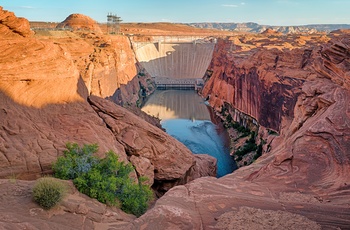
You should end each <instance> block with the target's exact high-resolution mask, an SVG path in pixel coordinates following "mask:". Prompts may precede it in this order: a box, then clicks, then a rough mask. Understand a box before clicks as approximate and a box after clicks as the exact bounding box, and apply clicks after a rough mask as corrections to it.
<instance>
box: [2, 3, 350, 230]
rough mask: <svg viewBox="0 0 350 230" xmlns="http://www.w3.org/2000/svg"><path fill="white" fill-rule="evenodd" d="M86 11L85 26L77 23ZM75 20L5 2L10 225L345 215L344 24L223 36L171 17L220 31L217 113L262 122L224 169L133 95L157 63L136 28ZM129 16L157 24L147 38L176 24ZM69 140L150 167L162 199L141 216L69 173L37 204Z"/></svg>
mask: <svg viewBox="0 0 350 230" xmlns="http://www.w3.org/2000/svg"><path fill="white" fill-rule="evenodd" d="M79 18H80V19H81V20H80V21H79V20H78V22H79V23H81V24H83V25H80V26H79V23H76V22H77V20H76V19H79ZM68 19H69V20H68ZM74 19H75V20H74ZM83 19H84V20H83ZM70 20H73V22H74V23H73V22H70ZM70 23H71V24H72V25H74V27H75V28H77V29H76V31H74V30H73V31H62V30H52V31H51V30H43V31H39V30H38V31H36V32H35V33H34V32H33V31H32V30H30V26H29V25H30V24H29V22H28V21H27V20H26V19H23V18H17V17H16V16H15V15H14V14H13V13H11V12H8V11H6V10H3V9H2V8H1V7H0V32H1V33H0V34H1V35H0V36H1V37H0V43H1V46H0V51H1V52H0V69H1V73H0V106H1V107H0V109H1V110H0V113H1V116H0V140H1V142H0V166H1V167H0V178H1V179H0V192H1V194H3V196H2V197H1V198H0V199H1V203H2V205H1V207H0V217H1V218H0V219H1V222H0V223H1V225H2V226H4V227H5V228H11V229H22V228H32V229H39V228H41V229H43V228H44V229H54V228H65V229H76V228H84V229H93V228H95V229H159V228H162V229H258V228H261V227H262V228H265V229H266V228H276V229H339V228H340V229H346V228H348V227H349V226H350V212H349V209H350V197H349V194H350V193H349V191H350V185H349V184H350V179H349V176H348V175H349V173H350V152H349V150H350V126H349V124H350V107H349V98H350V91H349V90H350V39H349V31H348V30H338V31H333V32H332V33H329V34H314V35H299V34H292V35H282V34H279V33H275V32H274V31H267V32H266V33H262V34H238V35H235V36H232V37H227V34H226V33H225V32H223V33H222V34H220V32H218V31H212V30H207V31H205V30H194V29H192V28H186V29H185V27H184V25H181V26H179V27H176V26H175V28H182V31H186V30H187V35H193V33H194V34H196V32H197V34H199V35H200V36H203V35H207V36H208V37H209V36H214V35H213V34H215V37H216V38H217V43H216V44H215V46H214V47H213V53H212V56H211V58H210V60H209V61H208V68H207V70H206V73H205V76H204V80H205V84H204V87H203V90H202V92H201V94H202V96H203V97H204V98H207V99H208V103H209V104H210V106H211V107H212V108H213V109H215V110H216V111H217V112H220V111H221V110H222V108H223V107H226V106H228V108H229V111H230V114H231V115H232V117H233V120H234V121H237V122H239V123H241V124H243V123H244V124H245V125H247V126H252V125H254V126H256V127H257V138H258V139H263V140H265V141H266V143H265V144H264V148H263V153H262V156H261V157H260V158H258V159H257V160H256V161H255V162H254V163H252V164H251V165H249V166H246V167H242V168H240V169H238V170H236V171H234V172H233V173H232V174H229V175H227V176H225V177H222V178H219V179H217V178H215V177H213V176H215V175H214V173H215V163H216V162H215V159H214V158H212V157H209V156H207V155H193V154H192V153H191V151H190V150H188V149H187V148H186V147H185V146H184V145H183V144H181V143H180V142H178V141H176V140H175V139H174V138H172V137H171V136H169V135H167V134H166V133H165V132H164V131H163V130H161V129H159V127H157V126H156V125H154V124H156V123H157V120H156V119H154V118H151V117H148V116H146V115H145V114H143V113H142V112H141V111H140V110H139V109H138V108H137V105H139V104H142V103H143V100H144V99H145V98H146V97H147V96H148V95H150V94H151V93H152V92H153V91H154V89H155V85H154V83H153V82H152V77H154V76H152V74H151V73H148V71H147V65H145V66H143V65H142V63H140V62H139V60H138V59H137V58H136V56H137V55H135V50H133V49H132V44H131V42H130V40H129V38H128V36H124V35H114V36H112V35H105V34H104V33H103V31H104V29H103V28H101V30H98V29H96V25H95V24H94V21H93V20H92V19H91V20H90V19H89V18H88V17H87V16H83V15H75V16H74V17H73V16H72V17H68V18H67V20H66V21H65V26H67V25H68V26H69V25H70ZM86 23H87V24H88V25H86ZM83 26H84V27H83ZM134 26H135V25H133V26H132V27H129V28H128V29H126V30H125V29H124V32H129V33H134V32H135V31H138V32H140V33H149V35H147V34H146V35H145V36H144V37H141V38H142V39H148V38H149V37H151V35H150V34H154V33H153V32H154V31H157V32H158V33H160V34H168V35H174V34H177V33H178V32H177V31H176V30H175V31H171V25H164V24H163V25H162V26H159V27H158V28H156V29H152V28H150V29H145V28H142V27H141V26H140V28H135V27H134ZM79 28H84V31H79ZM91 28H92V29H91ZM86 30H89V31H86ZM101 31H102V32H101ZM184 33H186V32H179V33H178V34H181V35H183V34H184ZM152 48H153V47H152ZM151 68H153V69H156V66H154V65H151ZM162 71H163V70H162ZM269 131H274V132H277V133H278V135H269ZM67 142H76V143H79V144H84V143H97V144H98V145H99V152H98V156H99V157H103V156H104V153H105V152H106V151H108V150H113V151H114V152H115V153H117V154H118V155H119V158H120V159H121V160H123V161H125V162H131V163H132V164H133V165H134V168H135V175H136V176H147V177H148V178H149V179H150V181H149V185H150V186H152V188H153V189H154V191H156V194H157V195H158V196H159V197H160V198H159V199H158V200H157V201H156V202H155V204H153V205H152V207H151V208H150V209H149V210H148V211H147V212H146V213H145V214H144V215H142V216H141V217H139V218H136V217H134V216H132V215H128V214H125V213H123V212H122V211H121V210H120V209H118V208H112V207H108V206H106V205H103V204H100V203H98V202H97V201H95V200H92V199H90V198H88V197H86V196H85V195H82V194H80V193H79V192H77V190H76V189H75V188H74V186H73V185H72V183H71V182H65V183H67V185H68V186H69V188H70V189H69V195H68V197H66V198H65V199H64V201H63V203H62V204H61V205H59V207H56V208H55V209H53V210H49V211H46V210H43V209H41V208H39V206H37V205H36V204H35V203H34V202H33V201H32V200H31V192H30V191H31V188H32V186H33V183H34V182H33V180H34V179H36V178H38V177H40V176H42V175H45V174H50V173H51V172H52V171H51V164H52V162H53V161H55V160H56V159H57V157H58V156H60V155H61V154H62V151H63V149H64V146H65V143H67ZM160 226H161V227H160Z"/></svg>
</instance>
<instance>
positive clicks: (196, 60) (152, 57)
mask: <svg viewBox="0 0 350 230" xmlns="http://www.w3.org/2000/svg"><path fill="white" fill-rule="evenodd" d="M148 38H149V37H148ZM130 40H131V43H132V47H133V50H134V52H135V55H136V58H137V60H138V61H139V63H140V64H141V65H142V66H143V67H144V68H145V69H146V71H147V72H148V73H149V74H150V75H151V76H152V78H153V79H154V82H155V84H156V86H157V89H194V90H198V89H201V88H202V87H203V84H204V82H203V80H202V78H203V76H204V74H205V72H206V70H207V68H208V66H209V64H210V61H211V59H212V55H213V50H214V47H215V44H216V39H215V38H212V37H203V36H202V37H201V36H153V37H151V38H149V39H148V40H147V41H142V39H141V41H140V39H139V37H136V36H135V37H133V36H130Z"/></svg>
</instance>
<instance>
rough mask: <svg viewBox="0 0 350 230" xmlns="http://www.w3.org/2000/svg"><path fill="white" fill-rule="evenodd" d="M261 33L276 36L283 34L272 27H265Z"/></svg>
mask: <svg viewBox="0 0 350 230" xmlns="http://www.w3.org/2000/svg"><path fill="white" fill-rule="evenodd" d="M261 34H265V35H277V36H279V35H283V33H281V32H278V31H276V30H273V29H271V28H267V29H266V30H265V31H263V32H262V33H261Z"/></svg>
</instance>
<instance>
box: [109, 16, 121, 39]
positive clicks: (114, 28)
mask: <svg viewBox="0 0 350 230" xmlns="http://www.w3.org/2000/svg"><path fill="white" fill-rule="evenodd" d="M122 21H123V20H121V19H120V17H118V16H117V15H116V14H112V13H108V14H107V33H108V34H119V33H120V23H121V22H122Z"/></svg>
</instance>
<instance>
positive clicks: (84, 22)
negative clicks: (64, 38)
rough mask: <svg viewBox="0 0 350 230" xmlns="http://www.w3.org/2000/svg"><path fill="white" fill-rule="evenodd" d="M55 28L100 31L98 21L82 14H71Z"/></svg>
mask: <svg viewBox="0 0 350 230" xmlns="http://www.w3.org/2000/svg"><path fill="white" fill-rule="evenodd" d="M57 28H65V29H73V30H77V31H90V32H95V33H102V31H101V28H100V26H99V25H98V23H97V22H96V21H95V20H93V19H92V18H90V17H88V16H86V15H83V14H71V15H69V16H68V17H67V18H66V19H65V20H64V21H63V22H61V23H60V24H58V25H57Z"/></svg>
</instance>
